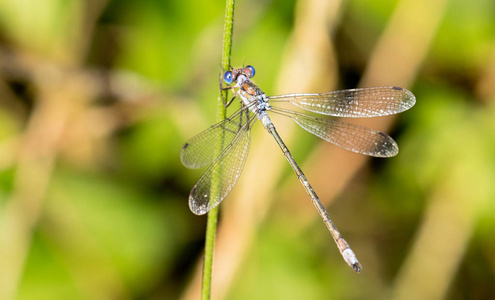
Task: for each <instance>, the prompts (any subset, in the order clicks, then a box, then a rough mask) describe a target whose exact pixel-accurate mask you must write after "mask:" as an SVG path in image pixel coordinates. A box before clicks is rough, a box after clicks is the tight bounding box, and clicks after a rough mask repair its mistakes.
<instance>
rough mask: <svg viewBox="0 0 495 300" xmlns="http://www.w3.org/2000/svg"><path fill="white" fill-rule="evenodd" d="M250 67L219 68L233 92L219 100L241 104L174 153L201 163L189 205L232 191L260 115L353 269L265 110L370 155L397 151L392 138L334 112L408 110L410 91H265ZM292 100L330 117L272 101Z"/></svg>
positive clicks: (199, 209)
mask: <svg viewBox="0 0 495 300" xmlns="http://www.w3.org/2000/svg"><path fill="white" fill-rule="evenodd" d="M254 75H255V69H254V67H252V66H250V65H248V66H246V67H242V68H231V69H230V70H228V71H226V72H225V73H224V74H223V81H224V82H225V83H226V86H223V85H222V86H221V89H223V90H231V91H232V92H233V94H234V97H233V98H232V99H231V100H230V101H228V102H225V101H224V105H225V106H226V107H227V106H229V105H230V103H232V101H233V100H234V99H235V98H238V99H239V100H240V102H241V108H240V109H238V110H237V111H236V112H234V113H233V114H232V115H231V116H230V117H228V118H227V119H225V120H223V121H221V122H219V123H217V124H215V125H213V126H211V127H210V128H208V129H206V130H205V131H203V132H201V133H199V134H198V135H196V136H194V137H193V138H191V139H190V140H189V141H187V142H186V143H185V144H184V146H183V147H182V150H181V154H180V158H181V161H182V163H183V164H184V166H186V167H188V168H193V169H196V168H201V167H207V166H208V168H207V170H206V171H205V173H204V174H203V175H202V176H201V178H200V179H199V180H198V182H197V183H196V185H195V186H194V187H193V188H192V190H191V193H190V194H189V208H190V209H191V211H192V212H193V213H194V214H197V215H203V214H206V213H207V212H209V211H210V210H212V209H213V208H214V207H216V206H217V205H218V204H220V202H222V201H223V200H224V199H225V197H227V195H228V194H229V193H230V192H231V191H232V189H233V187H234V185H235V184H236V182H237V181H238V179H239V177H240V175H241V172H242V169H243V168H244V165H245V162H246V159H247V156H248V152H249V147H250V143H251V133H250V132H251V128H252V127H253V126H254V124H256V121H257V120H260V121H261V123H262V124H263V126H264V127H265V129H266V130H267V131H268V132H269V133H270V135H271V136H272V137H273V138H274V139H275V141H276V143H277V144H278V146H279V147H280V149H281V150H282V152H283V154H284V156H285V158H286V159H287V161H288V162H289V164H290V166H291V167H292V169H293V170H294V172H295V173H296V175H297V177H298V179H299V181H300V182H301V184H302V186H303V187H304V189H305V190H306V192H307V194H308V195H309V197H310V199H311V200H312V202H313V204H314V205H315V207H316V209H317V210H318V213H319V214H320V216H321V218H322V220H323V222H324V223H325V225H326V227H327V228H328V230H329V231H330V233H331V235H332V237H333V239H334V241H335V243H336V244H337V247H338V249H339V251H340V253H341V255H342V257H343V259H344V260H345V261H346V263H347V264H348V265H349V266H350V267H351V268H352V269H353V270H354V271H356V272H358V273H359V272H361V270H362V266H361V264H360V263H359V261H358V259H357V257H356V255H355V254H354V252H353V251H352V249H351V248H350V246H349V244H348V243H347V241H346V240H345V239H344V238H343V236H342V234H341V233H340V231H339V230H338V229H337V227H336V226H335V224H334V223H333V221H332V219H331V218H330V215H329V214H328V212H327V211H326V209H325V207H324V206H323V204H322V203H321V201H320V199H319V198H318V195H317V194H316V192H315V191H314V189H313V187H312V186H311V184H310V183H309V181H308V179H307V178H306V176H305V175H304V173H303V172H302V170H301V168H300V167H299V166H298V164H297V163H296V161H295V160H294V158H293V157H292V155H291V153H290V152H289V149H288V148H287V146H286V145H285V143H284V142H283V140H282V138H281V137H280V135H279V134H278V132H277V130H276V128H275V125H274V124H273V122H272V121H271V119H270V117H269V115H268V112H270V113H272V112H273V113H276V114H280V115H283V116H285V117H289V118H291V119H292V120H293V121H294V122H296V123H297V124H298V125H299V126H300V127H301V128H303V129H305V130H307V131H308V132H310V133H312V134H314V135H316V136H317V137H319V138H321V139H323V140H325V141H328V142H330V143H332V144H335V145H337V146H339V147H342V148H344V149H347V150H350V151H352V152H355V153H360V154H364V155H369V156H374V157H392V156H395V155H397V153H398V151H399V148H398V146H397V143H396V142H395V141H394V140H393V139H392V138H391V137H390V136H389V135H387V134H385V133H383V132H380V131H378V130H374V129H370V128H366V127H362V126H358V125H354V124H350V123H346V122H342V121H339V120H337V119H336V117H353V118H364V117H379V116H387V115H393V114H397V113H400V112H403V111H405V110H408V109H409V108H411V107H412V106H414V104H415V103H416V98H415V96H414V94H413V93H412V92H411V91H409V90H407V89H403V88H400V87H395V86H392V87H367V88H357V89H347V90H337V91H331V92H327V93H321V94H286V95H278V96H267V95H266V94H265V93H264V92H263V91H262V90H261V89H260V88H259V87H258V86H257V85H256V84H255V83H254V82H253V81H252V80H251V78H253V76H254ZM277 104H278V105H279V106H280V105H282V104H289V105H294V106H296V107H298V108H300V109H303V110H306V111H309V112H311V113H315V114H320V115H327V116H331V117H333V118H328V117H327V118H320V117H316V116H313V115H312V114H306V113H302V112H300V111H295V110H289V109H286V108H282V107H277Z"/></svg>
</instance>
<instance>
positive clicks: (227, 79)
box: [223, 71, 232, 84]
mask: <svg viewBox="0 0 495 300" xmlns="http://www.w3.org/2000/svg"><path fill="white" fill-rule="evenodd" d="M223 80H225V82H226V83H227V84H231V83H232V72H231V71H227V72H225V74H223Z"/></svg>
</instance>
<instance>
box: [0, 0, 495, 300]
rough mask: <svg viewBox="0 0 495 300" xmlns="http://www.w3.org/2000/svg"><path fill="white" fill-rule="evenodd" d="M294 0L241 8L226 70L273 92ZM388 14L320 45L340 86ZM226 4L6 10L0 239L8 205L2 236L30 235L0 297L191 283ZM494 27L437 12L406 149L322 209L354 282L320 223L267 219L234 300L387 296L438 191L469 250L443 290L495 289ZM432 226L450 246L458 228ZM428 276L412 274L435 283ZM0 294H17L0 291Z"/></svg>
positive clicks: (1, 7) (32, 4)
mask: <svg viewBox="0 0 495 300" xmlns="http://www.w3.org/2000/svg"><path fill="white" fill-rule="evenodd" d="M296 4H297V3H296V1H284V0H272V1H238V3H237V7H236V20H235V24H234V39H233V41H234V46H233V58H232V61H233V64H234V65H235V66H237V65H243V64H251V65H254V66H255V67H256V68H257V75H256V82H258V83H259V84H260V86H261V87H262V88H263V89H264V90H265V91H266V92H267V93H268V94H273V93H274V92H275V85H276V83H277V78H276V76H275V75H276V74H277V73H278V71H279V69H280V68H282V67H283V66H281V64H282V61H283V57H282V56H283V53H285V51H286V50H285V49H286V47H287V43H288V42H287V41H288V39H289V38H290V36H291V34H292V33H293V27H294V15H295V13H296V10H297V5H296ZM399 4H400V1H397V0H388V1H380V2H376V1H357V0H349V1H344V2H343V4H342V8H341V9H342V14H341V15H340V17H339V20H338V23H337V25H336V28H335V32H334V34H333V36H334V38H333V43H334V44H335V48H336V51H337V54H336V56H337V58H338V67H339V74H338V76H339V84H338V85H339V86H340V87H342V88H352V87H354V86H355V85H357V83H358V81H359V79H360V76H361V73H362V72H363V70H364V69H365V68H366V64H367V60H368V59H369V57H370V56H371V55H372V50H373V49H374V46H375V45H376V43H377V40H378V39H379V38H380V36H381V35H382V33H383V30H384V29H385V28H386V26H387V24H388V22H389V21H390V18H391V16H392V14H393V13H394V10H395V8H396V7H397V6H398V5H399ZM223 9H224V3H223V2H221V1H204V0H198V1H178V0H144V1H130V0H113V1H112V0H108V1H107V0H92V1H83V0H69V1H67V0H40V1H17V0H0V224H2V223H5V224H7V225H5V224H3V225H2V226H3V227H2V231H0V234H4V235H5V236H9V233H10V232H9V230H10V229H11V227H9V226H10V225H8V224H10V223H8V222H9V218H7V217H6V216H8V215H10V214H11V213H12V212H13V213H12V215H13V216H15V217H16V218H15V220H14V221H13V222H14V224H15V221H16V220H19V222H20V223H23V222H24V221H25V223H26V224H28V225H27V229H26V230H25V231H22V230H21V231H20V232H21V233H20V234H19V235H20V236H21V235H22V234H24V235H25V239H26V240H27V243H25V244H23V243H21V242H19V244H18V245H17V244H9V245H8V247H7V246H5V244H1V243H0V245H2V246H5V247H3V251H10V250H11V249H14V250H16V251H15V253H7V254H9V257H13V259H12V261H14V262H15V261H17V260H18V262H19V264H18V265H16V264H15V263H13V264H12V265H9V266H4V265H0V269H3V272H2V271H0V295H15V296H13V297H14V299H177V298H179V297H181V296H182V295H185V293H186V292H187V291H188V290H189V289H192V288H193V281H192V278H193V277H194V275H193V274H195V272H197V271H196V269H195V266H196V264H197V263H198V262H200V261H201V253H202V245H203V244H202V243H203V238H204V237H203V235H204V229H205V228H204V226H205V219H204V218H200V217H197V216H194V215H193V214H192V213H190V211H189V208H188V206H187V197H188V193H189V190H190V188H191V187H192V186H193V185H194V183H195V182H196V180H197V179H198V178H199V176H200V175H201V172H202V171H201V170H197V171H193V170H187V169H185V168H184V167H183V166H182V165H181V164H180V160H179V151H180V148H181V147H182V144H183V143H184V142H185V141H186V140H187V139H188V138H190V137H192V136H193V135H194V134H195V133H197V132H199V131H200V130H202V129H204V128H206V127H207V126H208V125H209V124H211V123H212V122H213V120H215V116H216V112H215V111H214V109H215V107H216V105H214V103H213V102H214V101H216V99H217V97H218V86H219V75H220V72H221V70H220V48H221V47H220V46H221V38H222V27H223V13H224V11H223ZM416 17H417V18H421V17H422V16H421V15H417V16H416ZM494 20H495V2H494V1H492V0H481V1H466V0H452V1H449V2H448V5H447V8H446V12H445V16H444V18H443V19H442V22H441V24H440V27H439V29H438V31H437V33H436V35H435V38H434V39H433V42H432V44H431V45H430V48H429V49H428V53H427V54H426V58H425V60H424V62H423V64H422V67H421V68H420V69H419V72H418V74H417V75H416V77H415V80H414V85H413V87H411V90H412V91H413V92H414V93H415V95H416V97H417V105H416V107H414V108H413V109H411V110H410V111H408V112H407V113H404V114H402V115H400V116H399V119H398V120H397V123H396V126H395V128H394V129H393V131H392V135H393V136H394V138H396V140H397V142H398V144H399V146H400V149H401V152H400V154H399V155H398V156H397V157H396V158H394V159H389V160H386V161H383V160H375V159H373V160H371V163H370V164H369V165H368V166H367V167H366V168H364V170H361V173H360V174H359V175H357V176H355V178H353V179H352V180H351V182H350V183H348V186H347V188H346V189H344V191H342V192H341V193H340V195H339V197H338V198H339V200H341V201H338V202H337V203H335V204H334V205H333V206H332V211H336V212H338V214H336V215H334V214H332V216H333V217H334V218H335V220H336V223H337V224H338V225H339V228H341V229H344V228H347V230H343V231H344V234H345V235H346V236H348V237H349V236H352V238H349V239H350V240H352V242H353V247H354V250H355V251H356V252H357V254H358V256H359V255H362V256H361V258H360V260H361V262H362V263H363V265H364V268H365V271H364V273H363V274H360V275H355V274H353V273H352V272H351V271H350V270H349V269H348V267H347V266H346V265H345V264H344V263H343V262H342V261H341V258H340V256H339V255H338V253H337V252H336V251H334V250H335V249H334V248H333V247H334V245H333V244H332V243H333V241H331V239H330V237H329V235H328V232H325V231H324V229H322V227H323V225H322V224H321V221H320V220H319V219H318V215H317V214H316V212H315V213H314V220H313V221H312V222H311V224H310V225H309V226H307V227H303V226H302V225H299V224H298V223H297V222H295V221H294V219H296V217H295V216H294V217H288V216H287V215H286V214H283V213H281V212H277V209H273V211H270V212H269V215H268V217H267V218H266V219H265V220H264V221H262V222H261V224H260V225H259V227H258V230H257V232H256V233H255V241H254V242H253V247H252V249H248V250H246V251H247V255H246V257H245V258H244V260H243V261H242V262H241V266H240V269H239V270H238V271H237V272H236V275H235V279H234V283H233V284H232V286H230V287H229V288H228V296H227V298H228V299H328V298H337V299H370V298H371V299H386V298H394V297H397V298H399V296H397V294H394V292H393V291H396V290H398V289H399V286H400V283H401V282H408V281H407V280H406V279H407V278H408V277H407V275H404V274H408V273H407V270H409V269H408V268H413V267H410V266H409V265H408V263H407V262H409V261H411V262H412V264H413V265H414V262H415V260H414V257H415V256H414V253H415V252H414V251H415V250H414V249H416V248H415V247H416V245H420V244H421V243H420V238H418V237H420V236H421V233H422V228H428V227H427V225H422V224H428V220H429V217H428V216H429V214H428V211H430V209H431V208H432V207H434V206H435V203H438V202H436V199H447V202H446V203H447V204H446V206H445V207H447V208H448V207H451V208H452V209H453V210H461V211H463V212H465V213H466V215H468V216H472V218H471V219H469V220H467V221H465V223H463V222H462V220H461V222H460V224H467V225H466V226H465V227H462V228H465V230H466V232H465V234H466V236H467V238H466V240H465V241H467V242H464V244H462V246H460V247H459V248H460V249H463V250H462V251H463V255H461V258H460V261H458V262H457V263H453V268H452V271H451V272H450V274H449V276H445V278H442V280H443V279H445V280H446V281H447V287H448V288H447V291H448V292H447V293H446V294H445V295H443V296H442V298H449V299H488V298H489V297H490V296H493V295H494V294H495V289H494V287H493V282H495V259H494V258H493V253H495V239H494V238H493V236H495V218H494V217H493V216H494V214H495V204H494V201H493V200H494V199H495V188H494V187H495V186H494V184H493V183H494V182H495V155H494V153H495V121H494V116H495V101H494V100H495V79H494V78H495V21H494ZM410 42H411V44H410V47H415V41H413V40H412V41H410ZM397 67H398V68H400V67H401V66H397ZM306 72H308V73H311V72H312V70H309V69H308V70H306ZM300 76H305V74H300ZM294 92H297V91H294ZM299 133H301V137H298V139H299V140H298V141H303V142H304V143H305V145H293V146H292V145H289V147H290V148H291V149H296V150H294V152H297V153H294V154H295V157H296V159H300V158H303V157H304V156H305V155H307V154H308V155H309V154H310V153H311V148H312V146H314V144H315V143H316V140H315V139H311V138H308V137H307V135H305V134H304V133H302V132H298V133H297V134H299ZM253 143H256V137H254V138H253ZM306 144H307V145H306ZM280 156H281V159H283V158H282V155H280ZM249 163H253V161H250V162H248V164H249ZM285 167H286V166H285ZM330 171H331V172H337V171H338V170H330ZM284 172H285V173H284V174H283V175H285V176H283V178H286V177H287V178H289V177H291V176H293V175H292V174H291V175H288V173H289V172H290V170H289V168H287V170H284ZM305 172H306V173H307V174H311V172H312V170H305ZM309 177H310V178H311V176H309ZM275 180H280V181H281V182H282V181H284V180H285V179H284V180H281V179H275ZM260 184H261V183H260ZM451 196H452V198H455V199H457V200H455V201H453V204H452V205H450V204H449V202H448V200H449V199H450V197H451ZM23 199H24V200H25V201H24V200H23ZM439 201H440V202H441V201H443V200H439ZM18 203H20V204H18ZM308 203H309V201H308ZM442 203H443V202H442ZM17 205H19V207H20V208H19V207H18V206H17ZM279 205H283V204H282V203H277V206H279ZM12 207H13V208H12ZM452 215H455V213H452ZM24 218H25V220H24ZM293 218H294V219H293ZM470 222H472V223H470ZM469 224H471V225H469ZM444 225H445V226H443V227H440V228H441V230H444V231H442V232H444V235H445V236H446V237H447V238H449V237H453V236H454V235H455V232H456V231H455V230H454V231H452V228H456V227H455V226H456V225H459V224H444ZM451 225H452V226H453V227H450V226H451ZM422 226H425V227H422ZM12 228H14V229H13V231H12V232H14V235H16V232H17V231H15V227H12ZM300 228H303V229H300ZM471 228H472V230H471ZM21 237H23V236H21ZM13 240H14V241H15V240H16V239H15V238H14V239H13ZM21 240H22V238H21ZM447 245H448V243H447ZM19 249H21V250H25V255H23V251H18V250H19ZM423 250H424V251H423V252H422V253H423V257H425V256H428V255H429V254H430V253H429V252H428V249H427V247H425V248H423ZM1 253H4V252H0V254H1ZM432 257H440V261H436V263H437V264H442V263H444V261H443V259H445V262H446V263H447V264H448V262H447V260H448V259H449V257H448V256H447V255H445V257H442V256H441V255H440V256H435V253H433V254H432ZM1 262H9V260H8V259H7V260H3V261H2V260H0V263H1ZM418 264H419V263H418ZM10 268H12V269H10ZM10 270H14V271H18V272H20V273H19V274H18V275H19V276H18V277H16V275H15V274H16V273H15V272H14V273H8V272H9V271H10ZM6 274H7V275H8V276H7V277H9V280H11V279H12V278H13V279H12V280H14V283H13V284H12V282H11V281H9V280H7V277H4V276H6ZM11 274H14V275H12V276H11ZM215 274H216V273H215V269H214V273H213V276H214V277H215ZM430 274H433V273H429V272H425V274H423V275H422V276H424V278H428V279H429V280H430V281H435V280H437V278H429V277H428V275H430ZM16 278H17V282H16ZM404 278H406V279H404ZM439 280H440V279H439ZM8 282H10V287H13V288H14V291H13V292H12V291H11V293H10V292H8V291H7V292H5V291H1V289H2V288H5V287H8V286H9V283H8ZM7 290H8V289H7ZM394 295H395V296H394ZM413 298H414V297H413Z"/></svg>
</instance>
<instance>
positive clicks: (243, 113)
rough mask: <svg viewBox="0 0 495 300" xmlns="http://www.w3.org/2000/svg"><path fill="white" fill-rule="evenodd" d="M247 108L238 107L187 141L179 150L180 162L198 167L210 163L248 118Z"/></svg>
mask: <svg viewBox="0 0 495 300" xmlns="http://www.w3.org/2000/svg"><path fill="white" fill-rule="evenodd" d="M252 118H253V117H252V113H251V112H250V111H249V109H240V110H238V111H236V112H235V113H234V114H232V116H230V117H229V118H228V119H225V120H223V121H221V122H219V123H217V124H215V125H213V126H211V127H210V128H208V129H206V130H205V131H203V132H201V133H199V134H198V135H196V136H195V137H193V138H191V139H190V140H189V141H187V142H186V143H185V144H184V146H182V150H181V152H180V160H181V161H182V164H183V165H184V166H186V167H188V168H190V169H198V168H202V167H204V166H207V165H209V164H211V163H212V162H213V161H215V160H216V159H217V157H218V156H219V155H220V153H222V152H223V151H224V150H225V148H227V147H228V146H229V145H230V144H231V143H232V141H233V140H234V138H235V137H236V135H237V134H238V132H239V131H240V130H241V128H243V127H244V126H245V125H246V124H247V123H249V120H251V119H252Z"/></svg>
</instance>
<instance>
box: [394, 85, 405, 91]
mask: <svg viewBox="0 0 495 300" xmlns="http://www.w3.org/2000/svg"><path fill="white" fill-rule="evenodd" d="M392 89H393V90H396V91H402V90H403V88H401V87H398V86H393V87H392Z"/></svg>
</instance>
